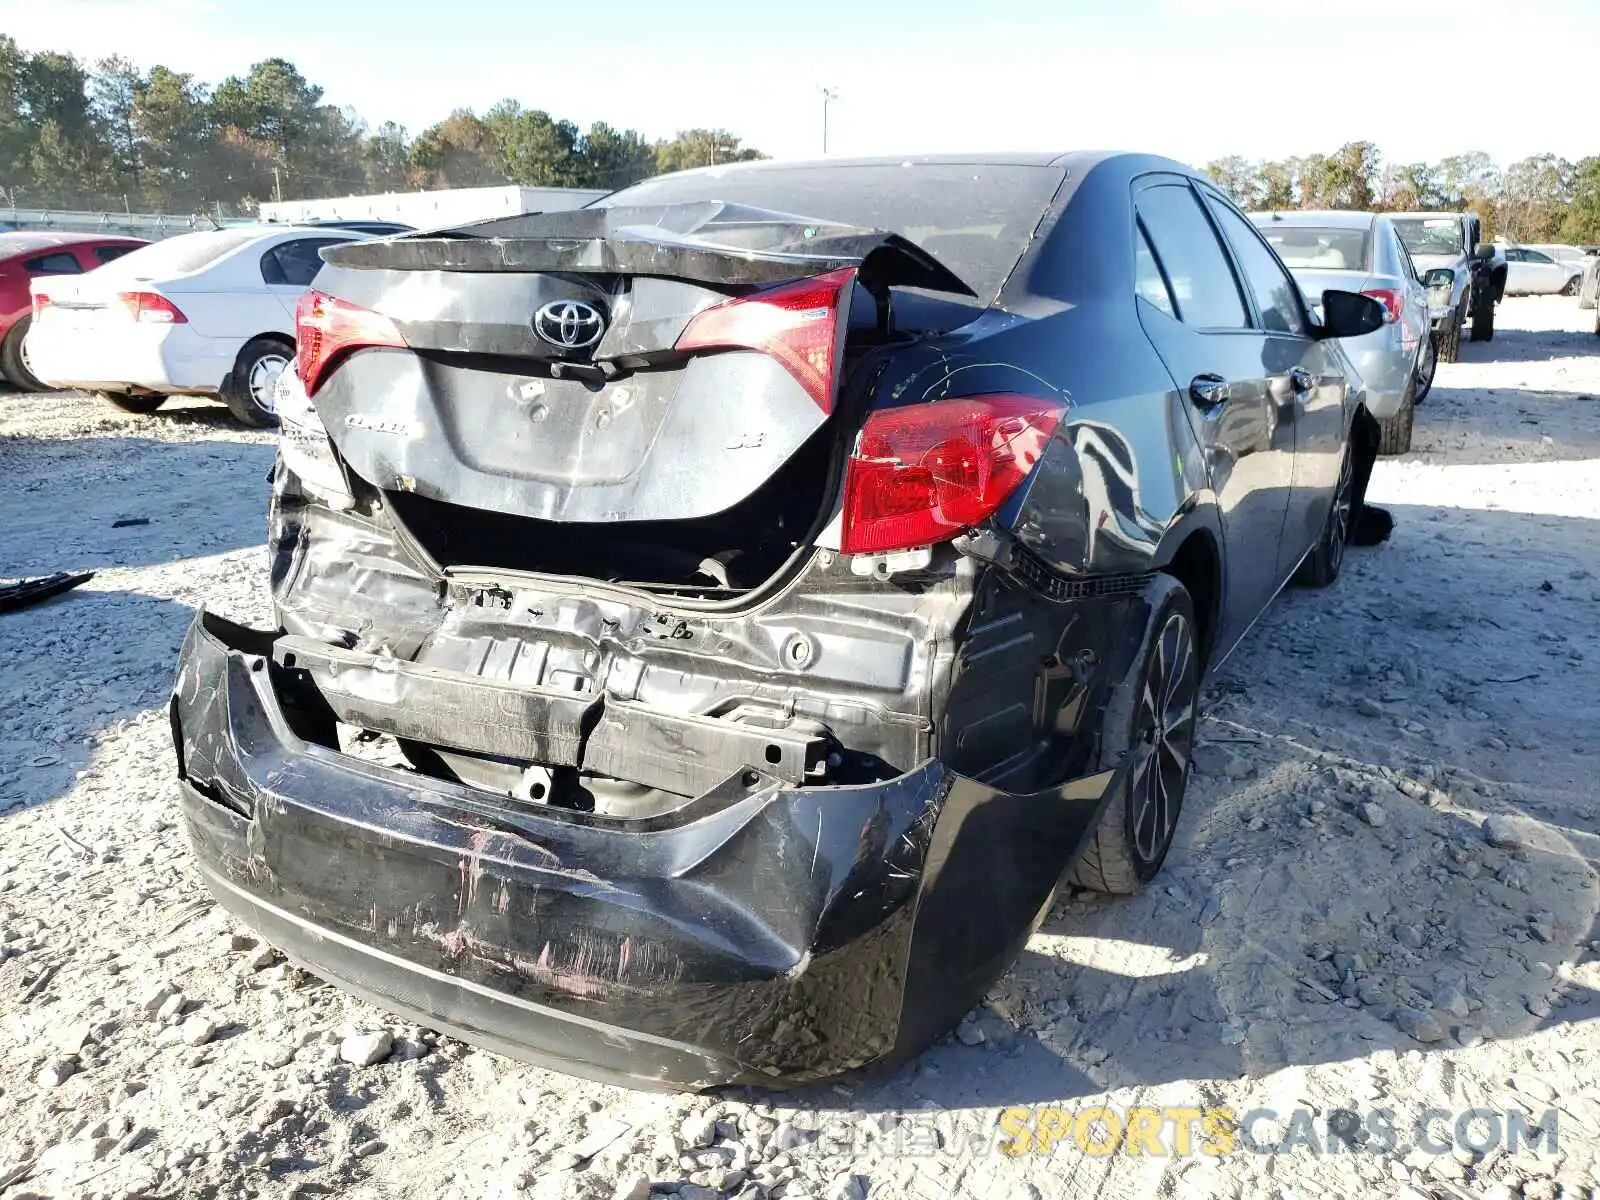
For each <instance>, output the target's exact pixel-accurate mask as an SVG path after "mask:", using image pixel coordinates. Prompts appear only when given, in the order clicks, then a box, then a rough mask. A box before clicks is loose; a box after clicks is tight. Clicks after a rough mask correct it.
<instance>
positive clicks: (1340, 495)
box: [1294, 403, 1411, 588]
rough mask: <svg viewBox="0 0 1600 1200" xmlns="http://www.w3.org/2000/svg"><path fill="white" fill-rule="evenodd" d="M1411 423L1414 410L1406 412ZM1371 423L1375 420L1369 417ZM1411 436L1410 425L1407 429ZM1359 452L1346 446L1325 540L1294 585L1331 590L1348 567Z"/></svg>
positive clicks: (1324, 527) (1313, 551)
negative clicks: (1345, 564)
mask: <svg viewBox="0 0 1600 1200" xmlns="http://www.w3.org/2000/svg"><path fill="white" fill-rule="evenodd" d="M1402 411H1403V412H1404V413H1405V414H1406V416H1407V420H1408V422H1409V416H1410V413H1411V406H1410V404H1409V403H1408V404H1407V405H1405V407H1404V409H1403V410H1402ZM1367 419H1368V421H1371V419H1372V418H1370V417H1368V418H1367ZM1407 432H1408V434H1409V424H1408V426H1407ZM1355 459H1356V456H1355V450H1354V447H1353V446H1352V445H1351V444H1350V443H1349V442H1346V443H1345V447H1344V456H1343V457H1342V458H1341V459H1340V460H1339V482H1338V484H1337V485H1336V486H1335V487H1334V492H1333V503H1332V504H1331V505H1329V506H1328V519H1327V520H1326V521H1324V522H1323V525H1322V536H1321V537H1319V538H1318V539H1317V544H1316V545H1315V546H1313V547H1312V548H1311V553H1310V554H1308V555H1306V557H1305V560H1304V561H1303V562H1301V564H1300V568H1299V570H1297V571H1296V572H1295V573H1294V581H1295V582H1296V583H1298V584H1300V585H1302V586H1304V587H1319V588H1320V587H1327V586H1328V585H1329V584H1331V583H1332V582H1333V581H1334V580H1335V579H1337V578H1339V569H1340V568H1341V567H1343V566H1344V552H1345V547H1346V546H1348V545H1349V543H1350V529H1351V527H1352V525H1353V524H1354V521H1355V514H1356V504H1357V497H1356V479H1355Z"/></svg>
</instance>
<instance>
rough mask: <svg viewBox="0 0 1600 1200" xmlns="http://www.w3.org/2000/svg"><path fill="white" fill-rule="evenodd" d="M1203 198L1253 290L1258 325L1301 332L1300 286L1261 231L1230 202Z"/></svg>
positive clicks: (1279, 331)
mask: <svg viewBox="0 0 1600 1200" xmlns="http://www.w3.org/2000/svg"><path fill="white" fill-rule="evenodd" d="M1206 199H1207V201H1209V202H1210V205H1211V211H1212V212H1213V213H1215V214H1216V218H1217V224H1219V225H1220V226H1221V227H1222V232H1223V234H1224V235H1225V236H1226V237H1227V239H1228V242H1229V244H1230V245H1232V246H1233V252H1234V254H1235V255H1236V256H1237V257H1238V260H1239V267H1240V269H1241V270H1242V271H1243V272H1244V277H1245V279H1246V281H1248V283H1249V284H1250V290H1251V291H1252V292H1254V293H1255V297H1256V308H1257V310H1258V311H1259V312H1260V315H1261V327H1262V328H1263V329H1265V330H1267V331H1268V332H1271V333H1294V334H1304V333H1305V331H1306V319H1305V314H1304V311H1303V310H1302V308H1301V307H1300V289H1299V288H1298V287H1296V286H1295V282H1294V279H1293V278H1292V277H1291V276H1290V274H1289V272H1288V269H1287V268H1286V267H1284V265H1283V264H1282V263H1281V262H1279V261H1278V256H1277V255H1276V254H1274V253H1273V252H1272V248H1271V247H1270V246H1268V245H1267V243H1266V242H1265V241H1264V240H1263V239H1262V237H1261V232H1260V231H1259V230H1258V229H1257V228H1256V227H1255V226H1254V225H1252V224H1251V223H1250V222H1249V221H1247V220H1245V218H1244V217H1242V216H1240V215H1239V213H1238V212H1237V211H1235V210H1234V208H1233V207H1232V206H1231V205H1229V204H1225V203H1223V202H1222V201H1221V200H1219V199H1217V198H1216V197H1215V196H1211V195H1207V197H1206Z"/></svg>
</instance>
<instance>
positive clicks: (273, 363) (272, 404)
mask: <svg viewBox="0 0 1600 1200" xmlns="http://www.w3.org/2000/svg"><path fill="white" fill-rule="evenodd" d="M288 365H289V359H288V358H287V357H286V356H285V355H282V354H263V355H262V356H261V357H260V358H258V359H256V361H255V363H254V365H252V366H251V368H250V378H249V380H248V381H247V386H248V387H249V388H250V399H252V400H254V401H255V402H256V403H257V404H258V405H260V406H261V408H262V409H263V410H264V411H266V412H276V411H277V396H276V394H275V393H276V391H277V387H278V376H280V375H282V374H283V372H284V369H285V368H286V367H288Z"/></svg>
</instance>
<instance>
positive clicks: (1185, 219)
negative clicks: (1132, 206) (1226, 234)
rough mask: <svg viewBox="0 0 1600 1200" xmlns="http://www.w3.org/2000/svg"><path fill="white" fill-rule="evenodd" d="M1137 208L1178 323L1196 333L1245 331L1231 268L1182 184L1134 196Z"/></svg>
mask: <svg viewBox="0 0 1600 1200" xmlns="http://www.w3.org/2000/svg"><path fill="white" fill-rule="evenodd" d="M1137 207H1138V211H1139V222H1140V224H1141V225H1142V226H1143V227H1144V229H1145V232H1146V234H1147V235H1148V237H1149V239H1150V248H1151V249H1152V250H1154V251H1155V257H1156V259H1158V260H1159V261H1160V264H1161V267H1162V269H1163V271H1164V272H1165V274H1166V279H1167V282H1168V283H1169V284H1170V285H1171V298H1172V300H1173V301H1174V302H1175V303H1176V304H1177V309H1178V319H1179V320H1180V321H1182V322H1183V323H1184V324H1185V325H1190V326H1193V327H1194V328H1196V329H1248V328H1249V327H1250V318H1249V315H1248V313H1247V312H1246V310H1245V305H1244V298H1243V297H1242V296H1241V295H1240V294H1239V284H1238V281H1237V280H1235V279H1234V277H1233V268H1232V267H1230V266H1229V265H1228V258H1227V255H1226V254H1224V253H1223V250H1222V245H1221V244H1220V243H1219V242H1218V241H1217V234H1216V231H1215V230H1214V229H1212V227H1211V222H1210V221H1208V220H1206V214H1205V213H1204V212H1203V211H1202V210H1201V208H1200V201H1199V199H1198V198H1197V197H1196V196H1195V194H1194V192H1192V191H1191V190H1190V189H1189V187H1188V186H1187V185H1186V184H1181V183H1172V184H1159V185H1157V186H1155V187H1151V188H1146V189H1145V190H1144V191H1142V192H1140V193H1139V198H1138V204H1137Z"/></svg>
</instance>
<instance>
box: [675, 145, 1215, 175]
mask: <svg viewBox="0 0 1600 1200" xmlns="http://www.w3.org/2000/svg"><path fill="white" fill-rule="evenodd" d="M1112 159H1126V160H1129V162H1130V164H1131V163H1132V161H1133V160H1135V159H1137V160H1140V162H1141V163H1143V164H1145V165H1144V166H1143V169H1145V170H1171V171H1178V172H1181V173H1183V174H1187V175H1193V174H1195V172H1194V171H1193V169H1192V168H1190V167H1187V166H1185V165H1184V164H1182V163H1178V162H1173V161H1171V160H1168V159H1159V158H1156V157H1154V156H1151V155H1147V154H1142V153H1138V152H1131V151H1121V150H1065V151H1063V150H1046V151H1011V152H1005V151H993V150H983V151H973V152H971V153H966V154H960V153H952V154H882V155H875V156H871V157H861V158H836V157H831V156H830V157H828V158H761V159H756V160H754V161H753V162H738V163H717V164H713V165H710V166H704V167H691V168H689V169H688V170H685V171H679V172H674V173H675V174H678V175H696V174H706V175H716V174H723V173H726V172H734V171H737V172H739V173H741V174H743V173H745V172H758V171H790V170H816V169H818V168H823V167H825V168H828V169H829V170H846V171H847V170H851V169H854V168H858V167H910V168H915V167H923V166H927V167H1064V168H1066V169H1067V171H1068V173H1069V174H1070V175H1073V176H1077V177H1079V178H1081V177H1082V176H1083V175H1085V174H1087V173H1088V172H1089V171H1090V170H1091V169H1092V168H1094V167H1096V166H1098V165H1100V164H1101V163H1103V162H1107V161H1109V160H1112Z"/></svg>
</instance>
